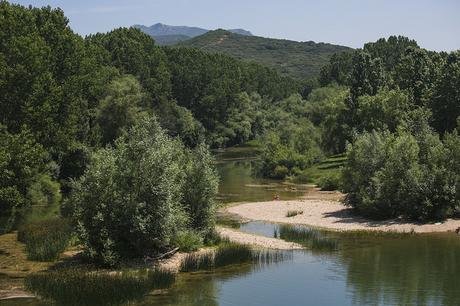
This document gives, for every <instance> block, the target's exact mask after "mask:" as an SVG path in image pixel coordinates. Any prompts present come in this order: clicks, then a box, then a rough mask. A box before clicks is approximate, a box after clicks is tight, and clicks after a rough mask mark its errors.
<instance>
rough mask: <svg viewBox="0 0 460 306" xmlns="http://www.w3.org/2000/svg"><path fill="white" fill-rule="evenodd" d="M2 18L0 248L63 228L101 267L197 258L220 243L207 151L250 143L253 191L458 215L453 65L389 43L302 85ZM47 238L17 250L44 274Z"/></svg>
mask: <svg viewBox="0 0 460 306" xmlns="http://www.w3.org/2000/svg"><path fill="white" fill-rule="evenodd" d="M0 16H1V17H2V18H0V23H1V28H2V31H1V34H0V39H1V41H2V44H0V91H1V92H2V93H4V94H2V95H1V97H0V233H8V232H11V231H12V230H14V229H18V228H21V226H24V227H23V228H24V231H23V233H25V231H26V228H27V225H28V224H29V223H32V222H35V221H41V220H45V221H46V222H48V223H46V222H45V223H43V224H51V223H52V222H53V221H49V220H55V219H58V218H62V216H65V217H67V218H68V219H69V220H70V221H71V224H72V234H73V235H76V236H78V239H79V242H80V243H81V244H82V246H83V248H84V251H85V254H86V256H87V257H88V258H90V259H91V260H93V261H96V262H98V263H100V264H103V265H110V266H114V265H117V264H118V263H120V262H122V261H123V260H124V259H126V258H132V257H149V256H154V255H159V254H162V253H164V252H167V251H170V250H172V249H175V248H177V247H179V248H182V249H184V250H193V249H196V248H198V247H199V246H200V245H202V244H206V243H210V241H212V240H213V239H214V238H215V233H214V211H215V207H216V206H215V201H214V199H215V196H216V192H217V180H218V178H217V175H216V172H215V170H214V165H213V158H212V156H211V155H210V153H209V151H208V148H209V147H211V148H223V147H227V146H232V145H237V144H242V143H245V142H248V141H255V142H257V143H258V145H259V148H260V152H261V153H260V160H261V163H260V167H259V172H260V174H262V175H263V176H265V177H271V178H278V179H293V180H296V179H297V180H302V181H310V182H315V183H318V184H319V185H320V186H321V187H322V188H324V189H335V188H342V189H343V190H344V191H345V192H347V193H348V197H347V203H348V204H349V205H351V206H353V207H355V208H356V210H357V211H358V212H360V213H362V214H365V215H367V216H369V217H372V218H389V217H396V216H404V217H407V218H411V219H417V220H431V219H442V218H446V217H449V216H454V215H456V214H458V213H459V211H460V193H459V192H458V190H460V169H459V167H460V166H459V165H460V155H459V154H458V152H460V141H459V136H458V133H457V132H456V128H457V127H458V124H459V119H458V118H459V116H460V106H459V105H460V102H459V101H460V96H459V93H458V88H459V87H460V53H459V52H458V51H455V52H451V53H445V52H433V51H428V50H425V49H423V48H420V47H419V46H418V45H417V43H416V42H415V41H413V40H410V39H408V38H405V37H396V36H392V37H390V38H389V39H380V40H378V41H377V42H375V43H368V44H366V45H365V46H364V47H363V48H362V49H358V50H353V51H347V52H346V53H341V54H337V55H335V56H333V57H332V58H331V59H330V62H329V64H328V65H326V66H325V67H324V68H323V69H322V72H321V76H320V78H319V79H318V80H315V79H311V80H297V79H292V78H289V77H285V76H281V75H280V74H279V73H277V72H276V71H274V70H272V69H269V68H267V67H264V66H261V65H258V64H255V63H247V62H243V61H239V60H237V59H235V58H232V57H230V56H227V55H224V54H218V53H206V52H204V51H200V50H196V49H191V48H184V47H181V48H171V47H158V46H157V45H156V44H155V41H154V40H153V39H152V38H151V37H149V36H148V35H146V34H144V33H142V32H140V31H139V30H137V29H134V28H129V29H128V28H119V29H114V30H113V31H110V32H108V33H97V34H93V35H89V36H87V37H81V36H79V35H78V34H75V33H74V32H73V31H72V29H71V28H70V27H69V25H68V24H69V21H68V19H67V18H66V17H65V15H64V13H63V12H62V11H61V10H60V9H51V8H50V7H45V8H32V7H29V8H25V7H23V6H19V5H14V4H10V3H8V2H6V1H2V2H0ZM344 154H345V155H344ZM334 160H335V161H334ZM342 168H343V169H344V171H343V175H342V174H339V173H341V172H342V171H341V169H342ZM49 228H50V229H51V228H52V226H51V225H50V227H49ZM47 231H48V232H50V230H47ZM47 231H46V230H45V231H43V233H44V234H43V236H33V235H29V236H30V237H34V238H29V239H25V238H24V239H25V240H24V241H25V242H26V244H27V241H29V243H28V245H29V250H30V254H36V255H37V256H36V258H42V259H43V260H44V258H57V257H56V256H58V255H56V254H58V253H59V252H61V251H62V246H63V245H64V243H62V244H61V242H56V244H54V242H52V241H59V240H60V239H61V238H56V237H54V238H49V237H51V236H52V235H51V236H49V235H48V234H46V232H47ZM40 233H41V231H40ZM21 235H22V234H21ZM26 236H27V235H26ZM66 237H67V236H66ZM213 237H214V238H213ZM48 238H49V239H48ZM20 239H21V238H20ZM32 241H43V243H44V244H47V245H49V248H48V247H46V248H42V249H41V248H40V247H38V246H33V247H32V245H34V243H35V242H32ZM51 245H54V246H51ZM39 249H41V251H38V250H39ZM51 249H53V251H51ZM45 250H48V251H49V252H48V251H45ZM38 253H41V254H42V255H38ZM44 253H47V254H46V255H43V254H44ZM31 256H33V257H35V255H31Z"/></svg>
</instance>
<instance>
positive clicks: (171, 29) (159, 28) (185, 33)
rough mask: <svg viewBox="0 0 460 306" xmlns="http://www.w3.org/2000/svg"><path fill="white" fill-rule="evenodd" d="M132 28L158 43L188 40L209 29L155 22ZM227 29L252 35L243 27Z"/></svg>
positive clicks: (171, 43)
mask: <svg viewBox="0 0 460 306" xmlns="http://www.w3.org/2000/svg"><path fill="white" fill-rule="evenodd" d="M133 28H136V29H139V30H141V31H142V32H144V33H145V34H148V35H150V36H152V37H153V38H154V39H155V42H156V43H157V44H158V45H161V46H165V45H175V44H177V43H179V42H180V41H184V40H188V39H191V38H193V37H196V36H199V35H203V34H205V33H206V32H208V31H209V30H207V29H203V28H198V27H187V26H172V25H167V24H162V23H156V24H154V25H151V26H149V27H148V26H144V25H138V24H137V25H134V26H133ZM227 31H229V32H232V33H237V34H241V35H249V36H252V33H251V32H249V31H247V30H244V29H228V30H227Z"/></svg>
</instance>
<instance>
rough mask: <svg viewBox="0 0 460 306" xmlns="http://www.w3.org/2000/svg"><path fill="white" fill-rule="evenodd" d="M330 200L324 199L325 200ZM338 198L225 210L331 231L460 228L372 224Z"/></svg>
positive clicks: (452, 224) (450, 223) (451, 223)
mask: <svg viewBox="0 0 460 306" xmlns="http://www.w3.org/2000/svg"><path fill="white" fill-rule="evenodd" d="M329 197H330V198H331V199H324V198H329ZM339 198H340V194H324V195H323V199H322V198H321V196H318V195H317V196H310V197H309V196H306V197H305V198H303V199H298V200H291V201H268V202H252V203H244V204H240V205H236V206H231V207H228V208H226V209H225V210H226V211H227V212H228V213H232V214H237V215H239V216H240V217H242V218H244V219H249V220H259V221H267V222H277V223H290V224H303V225H309V226H313V227H319V228H326V229H331V230H339V231H343V230H378V231H395V232H410V231H414V232H416V233H428V232H447V231H455V229H457V228H459V227H460V220H459V219H448V220H446V221H444V222H442V223H415V222H410V221H405V220H400V219H393V220H386V221H371V220H368V219H365V218H362V217H359V216H357V215H356V214H354V213H353V211H352V210H351V209H350V208H348V207H346V206H344V205H343V204H342V203H341V202H339V201H337V200H336V199H339ZM289 210H300V211H303V214H299V215H297V216H294V217H286V214H287V212H288V211H289Z"/></svg>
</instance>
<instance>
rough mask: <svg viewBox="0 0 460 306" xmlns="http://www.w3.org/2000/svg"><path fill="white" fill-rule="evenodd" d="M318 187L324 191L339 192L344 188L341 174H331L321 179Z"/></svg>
mask: <svg viewBox="0 0 460 306" xmlns="http://www.w3.org/2000/svg"><path fill="white" fill-rule="evenodd" d="M318 186H319V187H320V188H321V190H324V191H333V190H339V189H340V188H341V186H342V182H341V177H340V174H329V175H326V176H323V177H322V178H320V180H319V182H318Z"/></svg>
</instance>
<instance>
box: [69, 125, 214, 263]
mask: <svg viewBox="0 0 460 306" xmlns="http://www.w3.org/2000/svg"><path fill="white" fill-rule="evenodd" d="M196 152H197V153H195V154H196V155H193V154H191V153H190V152H189V151H187V150H186V149H185V148H184V146H183V145H182V144H181V143H180V141H179V140H177V139H171V138H170V137H169V136H167V135H166V134H165V132H164V131H163V130H162V129H161V127H160V125H159V124H158V123H157V121H156V120H155V118H146V119H143V120H141V121H140V122H139V123H138V124H137V125H135V126H133V127H132V128H130V129H129V131H128V132H127V133H126V134H123V135H122V136H121V137H120V138H119V139H118V140H117V141H116V142H115V144H114V147H113V148H111V147H108V148H105V149H101V150H99V151H97V152H95V153H94V155H93V158H92V162H91V165H90V167H89V168H88V169H87V170H86V171H85V174H84V175H83V176H82V177H81V178H80V179H79V180H78V181H75V182H74V185H73V190H72V193H71V196H70V199H69V202H68V204H67V205H68V210H70V212H71V214H72V216H73V218H74V221H75V224H76V226H77V230H78V234H79V236H80V239H81V241H82V242H83V244H84V247H85V252H86V254H87V255H88V256H89V257H91V258H93V259H94V260H97V261H99V262H101V263H103V264H106V265H115V264H117V263H119V262H120V260H122V259H125V258H130V257H132V256H134V257H139V256H143V255H149V254H154V253H156V252H159V251H162V250H165V249H166V248H168V246H170V245H171V244H172V243H173V241H174V240H175V237H176V236H177V235H178V233H179V232H182V231H184V230H187V228H189V227H188V226H189V225H190V226H192V227H193V228H194V229H200V230H205V229H207V225H208V222H211V221H209V220H210V219H211V218H212V213H211V212H212V210H213V197H214V195H215V185H216V182H215V173H214V171H213V170H212V165H211V164H209V162H210V158H209V157H208V156H207V155H206V154H207V153H206V152H205V149H197V151H196ZM198 160H199V161H198ZM191 163H195V165H193V164H191ZM186 181H194V182H195V183H198V182H199V183H200V185H198V186H195V187H197V189H196V190H195V191H192V190H190V187H186V186H185V183H186ZM206 184H209V186H208V187H205V185H206ZM184 191H187V192H188V193H187V195H185V194H184ZM187 197H188V198H187ZM191 200H199V202H196V203H191V202H190V201H191Z"/></svg>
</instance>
